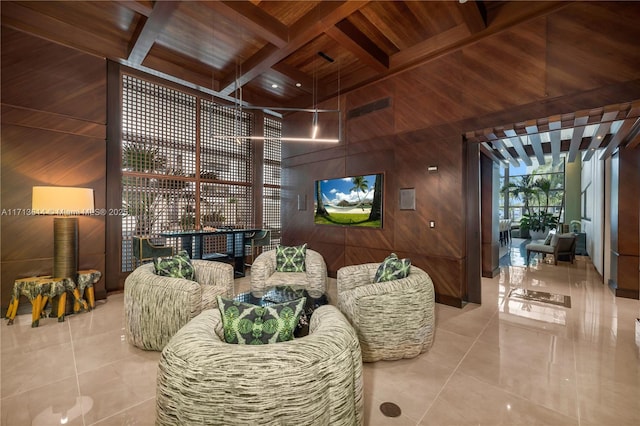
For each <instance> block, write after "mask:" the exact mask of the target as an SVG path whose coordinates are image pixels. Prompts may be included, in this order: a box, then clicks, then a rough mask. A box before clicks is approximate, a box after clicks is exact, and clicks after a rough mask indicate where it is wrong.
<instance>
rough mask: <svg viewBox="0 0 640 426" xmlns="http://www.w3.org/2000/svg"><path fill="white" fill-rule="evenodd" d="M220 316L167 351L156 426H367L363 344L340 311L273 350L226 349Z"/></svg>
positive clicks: (188, 331) (200, 320)
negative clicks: (361, 354)
mask: <svg viewBox="0 0 640 426" xmlns="http://www.w3.org/2000/svg"><path fill="white" fill-rule="evenodd" d="M222 333H223V331H222V320H221V317H220V312H219V311H218V309H210V310H207V311H204V312H202V313H201V314H200V315H199V316H198V317H196V318H194V319H193V320H192V321H191V322H190V323H189V324H187V325H186V326H185V327H183V328H182V329H181V330H180V331H179V332H178V333H177V334H176V335H175V336H174V337H173V339H171V341H170V342H169V344H168V345H167V346H166V347H165V348H164V350H163V351H162V356H161V358H160V363H159V367H158V379H157V392H156V413H157V416H156V425H167V426H169V425H170V426H173V425H242V426H245V425H257V424H260V425H296V426H298V425H331V426H340V425H344V426H353V425H362V424H363V410H364V399H363V384H362V359H361V357H360V345H359V344H358V338H357V337H356V334H355V331H354V330H353V328H352V327H351V325H349V322H348V321H347V320H346V319H345V317H344V316H343V315H342V314H341V313H340V312H339V311H338V309H337V308H336V307H335V306H331V305H325V306H321V307H319V308H318V309H317V310H316V311H315V312H314V313H313V316H312V317H311V321H310V325H309V333H310V334H309V335H308V336H305V337H301V338H298V339H294V340H291V341H288V342H281V343H274V344H267V345H235V344H228V343H225V342H224V338H223V337H222Z"/></svg>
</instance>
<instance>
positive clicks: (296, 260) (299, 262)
mask: <svg viewBox="0 0 640 426" xmlns="http://www.w3.org/2000/svg"><path fill="white" fill-rule="evenodd" d="M306 257H307V244H306V243H305V244H303V245H301V246H292V247H287V246H278V247H276V271H277V272H304V271H306V270H307V268H306V266H305V260H306Z"/></svg>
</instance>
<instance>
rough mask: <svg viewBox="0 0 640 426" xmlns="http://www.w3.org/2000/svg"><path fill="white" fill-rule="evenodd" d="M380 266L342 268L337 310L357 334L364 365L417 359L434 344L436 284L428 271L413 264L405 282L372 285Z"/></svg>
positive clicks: (364, 265)
mask: <svg viewBox="0 0 640 426" xmlns="http://www.w3.org/2000/svg"><path fill="white" fill-rule="evenodd" d="M379 265H380V264H378V263H365V264H361V265H351V266H345V267H342V268H340V269H339V270H338V274H337V287H338V308H339V309H340V311H341V312H342V313H344V315H345V316H346V317H347V319H348V320H349V322H350V323H351V324H352V325H353V327H354V328H355V330H356V333H357V334H358V339H359V341H360V346H361V348H362V360H363V361H364V362H373V361H379V360H394V359H401V358H413V357H415V356H417V355H419V354H421V353H422V352H425V351H427V350H428V349H429V348H430V347H431V344H432V343H433V336H434V328H435V294H434V288H433V282H432V281H431V277H429V275H428V274H427V273H426V272H425V271H423V270H422V269H420V268H418V267H416V266H411V270H410V273H409V276H407V277H406V278H401V279H398V280H393V281H386V282H380V283H374V277H375V274H376V271H377V270H378V266H379Z"/></svg>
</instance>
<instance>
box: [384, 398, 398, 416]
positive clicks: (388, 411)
mask: <svg viewBox="0 0 640 426" xmlns="http://www.w3.org/2000/svg"><path fill="white" fill-rule="evenodd" d="M380 411H382V414H384V415H385V416H386V417H399V416H400V414H402V410H401V409H400V407H398V406H397V405H396V404H394V403H393V402H383V403H382V404H380Z"/></svg>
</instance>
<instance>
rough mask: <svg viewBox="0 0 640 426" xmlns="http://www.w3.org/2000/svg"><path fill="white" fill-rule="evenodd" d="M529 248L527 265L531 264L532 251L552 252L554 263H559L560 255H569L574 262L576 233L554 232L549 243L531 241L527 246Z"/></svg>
mask: <svg viewBox="0 0 640 426" xmlns="http://www.w3.org/2000/svg"><path fill="white" fill-rule="evenodd" d="M525 249H526V250H527V265H529V256H530V255H531V253H542V255H543V256H544V255H545V254H552V255H553V263H554V265H557V264H558V258H559V257H560V256H567V257H568V258H569V261H571V263H573V261H574V260H575V257H576V235H575V234H573V233H566V234H553V236H552V237H551V240H550V241H549V244H544V243H538V242H536V243H529V244H527V245H526V246H525Z"/></svg>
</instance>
